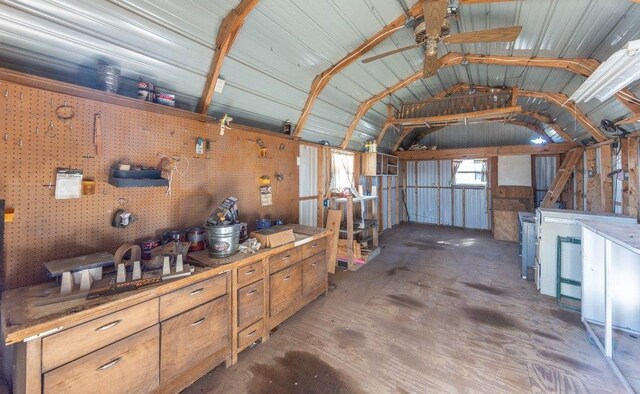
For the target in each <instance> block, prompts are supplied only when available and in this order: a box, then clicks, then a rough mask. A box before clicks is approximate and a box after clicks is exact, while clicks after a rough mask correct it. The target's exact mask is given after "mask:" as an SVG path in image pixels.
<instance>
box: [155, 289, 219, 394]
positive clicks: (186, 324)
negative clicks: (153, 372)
mask: <svg viewBox="0 0 640 394" xmlns="http://www.w3.org/2000/svg"><path fill="white" fill-rule="evenodd" d="M229 311H230V307H229V296H228V295H225V296H223V297H220V298H217V299H215V300H213V301H211V302H208V303H206V304H204V305H201V306H199V307H196V308H193V309H191V310H189V311H187V312H184V313H181V314H179V315H178V316H176V317H173V318H171V319H169V320H166V321H164V322H162V323H161V328H162V337H161V340H160V352H161V353H160V354H161V356H160V384H161V385H162V386H164V385H167V384H169V383H171V382H172V381H173V380H174V379H175V378H176V377H178V376H180V375H181V374H182V373H183V372H184V371H185V370H188V369H189V368H191V367H193V366H194V365H196V364H199V363H202V362H211V363H212V365H211V368H213V367H214V366H215V365H217V363H219V362H220V361H223V360H224V358H226V357H223V358H222V359H221V360H211V359H210V358H211V357H212V356H213V355H214V354H215V353H217V352H219V351H220V350H222V349H224V348H230V344H231V341H230V335H229V315H230V313H229Z"/></svg>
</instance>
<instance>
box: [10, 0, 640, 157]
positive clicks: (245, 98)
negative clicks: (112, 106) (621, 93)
mask: <svg viewBox="0 0 640 394" xmlns="http://www.w3.org/2000/svg"><path fill="white" fill-rule="evenodd" d="M412 1H413V0H407V1H406V3H407V4H408V5H409V6H412V5H413V3H412ZM401 3H402V2H401V1H399V0H348V1H347V0H261V1H259V2H258V3H257V5H256V6H255V8H254V9H253V10H251V12H249V13H248V16H247V17H246V19H245V20H244V24H243V25H242V28H241V29H240V30H239V32H238V34H237V36H236V38H235V41H234V42H233V45H232V46H231V49H230V51H229V53H228V55H227V56H226V57H225V58H224V62H223V64H222V68H221V70H220V77H221V78H222V79H224V80H225V81H226V86H225V88H224V91H223V92H222V93H215V95H214V96H213V99H212V101H211V103H210V104H211V105H210V106H209V113H210V114H211V115H213V116H220V115H221V114H223V113H225V112H228V113H230V114H231V115H232V116H233V117H234V118H235V119H236V121H239V122H241V123H245V124H249V125H253V126H259V127H265V128H269V129H279V128H280V127H281V124H282V122H283V121H285V120H287V119H288V120H291V121H292V122H293V123H294V124H295V123H296V122H297V121H298V119H300V116H301V113H302V109H303V107H304V105H305V102H306V101H307V98H308V96H309V90H310V87H311V85H312V82H313V80H314V78H316V76H317V75H318V74H321V73H322V72H324V71H325V70H327V69H329V68H330V67H331V66H332V65H333V64H335V63H336V62H338V61H339V60H340V59H342V58H343V57H344V56H345V55H347V54H349V53H350V52H351V51H353V50H354V49H355V48H357V47H358V46H359V45H361V44H362V43H363V42H365V41H366V40H367V39H368V38H369V37H371V36H373V35H374V34H376V32H378V31H380V30H381V29H382V28H384V27H385V26H386V25H388V24H389V23H391V22H393V21H394V20H395V19H396V18H398V17H399V16H402V15H403V14H404V11H403V8H402V6H401ZM238 4H239V0H215V1H213V0H183V1H180V2H168V1H162V2H160V1H152V0H105V1H95V0H7V1H3V2H1V3H0V21H2V23H0V37H1V39H0V66H2V67H7V68H12V69H17V70H23V71H27V72H31V73H34V74H38V75H44V76H47V77H51V78H54V79H59V80H64V81H69V82H73V83H77V84H81V85H85V86H90V87H93V86H95V66H96V63H97V61H98V60H104V61H106V62H108V63H111V64H115V65H117V66H119V67H120V68H121V70H122V74H123V76H124V77H126V80H125V81H124V86H123V88H122V90H121V94H127V95H131V96H134V95H135V87H134V85H135V82H136V81H137V80H138V79H140V78H143V79H145V80H149V81H151V82H155V83H156V84H157V85H158V86H160V87H164V88H166V89H169V90H172V91H174V92H175V93H176V95H177V99H176V101H177V103H178V105H179V106H180V107H182V108H186V109H190V110H195V109H196V107H197V105H198V100H199V98H200V96H201V94H202V91H203V87H204V86H205V85H206V80H207V74H208V72H209V68H210V65H211V61H212V59H213V58H214V53H215V48H216V36H217V34H218V31H219V28H220V25H221V23H222V20H223V19H224V18H225V17H226V16H227V15H228V14H229V12H230V11H231V10H232V9H234V7H237V6H238ZM460 11H461V12H460V18H459V20H458V21H457V22H455V23H453V25H452V31H453V32H458V31H460V32H467V31H473V30H481V29H488V28H495V27H503V26H512V25H521V26H523V30H522V33H521V34H520V36H519V38H518V39H517V40H516V41H515V42H513V43H497V44H474V45H469V44H466V45H448V46H445V45H440V53H439V55H440V56H443V55H445V54H446V53H447V52H461V53H465V54H482V55H503V56H526V57H535V56H543V57H553V58H556V57H559V58H594V59H597V60H599V61H604V60H606V59H607V58H608V57H609V55H611V54H612V53H613V52H614V51H616V50H618V49H620V48H621V47H622V45H624V44H625V43H626V42H628V41H630V40H634V39H639V38H640V24H638V23H637V21H638V20H640V4H637V3H632V2H630V1H629V0H518V1H510V2H497V3H491V4H462V5H461V7H460ZM413 39H414V38H413V34H412V31H411V30H410V29H408V28H399V29H398V30H397V31H396V32H395V33H393V34H392V35H391V36H390V37H389V38H387V39H386V40H384V41H382V42H381V43H380V44H379V45H377V46H376V47H375V48H374V49H373V50H371V51H370V52H369V53H368V54H367V55H372V54H379V53H382V52H384V51H387V50H391V49H395V48H397V47H401V46H405V45H410V44H411V43H413V42H414V41H413ZM422 60H423V52H422V49H414V50H411V51H407V52H404V53H402V54H398V55H394V56H391V57H387V58H385V59H383V60H379V61H375V62H371V63H368V64H362V63H361V62H360V61H355V62H353V63H352V64H350V65H348V66H347V67H345V68H344V69H342V70H341V71H340V72H338V73H337V74H336V75H335V76H333V77H332V78H331V79H330V80H329V83H328V85H327V86H326V87H325V88H324V89H323V90H322V91H321V92H320V94H319V95H318V99H317V100H316V101H315V103H314V104H313V106H311V107H310V112H309V117H308V120H307V122H306V123H305V125H304V127H303V129H302V130H301V138H302V139H305V140H309V141H320V140H327V141H329V142H330V143H331V144H332V145H339V144H340V143H341V141H342V139H343V137H344V135H345V132H346V130H347V128H348V126H349V124H350V123H351V122H352V121H353V119H354V115H355V114H356V111H357V109H358V106H359V105H360V103H361V102H363V101H365V100H367V99H369V98H370V97H372V96H374V95H376V94H378V93H380V92H383V91H385V89H387V88H388V87H390V86H393V85H394V84H396V83H398V82H399V81H401V80H403V79H406V78H407V77H409V76H411V75H413V74H415V73H416V72H418V71H419V70H421V69H422ZM584 79H585V77H583V76H580V75H576V74H574V73H571V72H568V71H565V70H557V69H556V70H554V69H549V68H540V67H522V66H499V65H482V64H468V65H456V66H452V67H448V68H444V69H441V70H440V71H439V72H438V74H437V75H436V76H434V77H431V78H428V79H419V80H417V81H416V82H414V83H411V84H409V85H408V86H407V87H405V88H403V89H400V90H398V91H396V92H395V93H394V94H393V95H391V96H387V97H385V98H383V100H381V101H380V102H378V103H377V104H375V105H374V106H373V107H372V108H371V109H370V110H369V111H367V112H366V113H365V114H364V116H363V117H362V120H361V121H360V122H359V123H358V124H357V127H356V129H355V133H354V135H353V138H352V139H351V141H350V144H349V147H350V148H352V149H358V150H360V149H362V147H363V143H364V141H366V140H368V139H372V138H375V137H376V135H377V134H378V133H379V132H380V130H381V129H382V127H383V125H384V123H385V119H386V103H388V102H393V103H396V104H397V103H399V102H406V101H416V100H422V99H426V98H429V97H431V96H432V95H434V94H437V93H438V92H441V91H443V90H445V89H447V88H450V87H452V86H454V85H457V84H460V83H465V84H471V85H481V86H503V85H504V86H512V87H519V88H522V89H526V90H531V91H549V92H562V93H565V94H567V95H571V93H573V91H574V90H575V89H576V88H577V87H578V86H579V85H580V84H581V83H582V82H583V81H584ZM632 91H634V92H635V93H636V95H640V89H639V88H638V86H635V87H633V88H632ZM518 104H519V105H521V106H522V107H523V108H525V109H526V110H527V111H533V112H538V113H542V114H548V115H550V116H551V117H552V118H553V119H555V120H556V122H557V123H558V124H559V125H560V126H561V127H562V128H563V129H565V131H566V132H567V133H568V134H569V135H570V136H571V137H572V138H574V139H577V140H580V139H582V138H586V137H587V136H588V134H587V132H586V131H585V130H584V129H583V127H582V126H581V125H580V124H579V123H578V122H576V121H575V117H574V116H573V114H572V113H570V112H569V111H567V110H566V109H562V108H560V107H558V106H554V105H552V104H551V103H549V102H546V101H544V100H541V99H538V98H521V99H520V100H519V101H518ZM580 108H581V109H582V110H583V111H584V112H585V113H586V114H587V115H588V116H589V117H590V118H591V120H592V121H593V122H596V123H599V121H600V120H601V119H603V118H608V119H616V118H621V117H624V116H626V115H628V114H629V112H628V110H627V108H626V107H625V106H623V105H622V104H621V103H620V102H619V101H618V100H615V99H611V100H608V101H607V102H605V103H599V102H597V101H592V102H589V103H586V104H581V105H580ZM471 133H473V141H476V140H477V141H489V140H490V141H491V142H492V144H493V143H500V144H510V143H515V142H517V143H520V141H521V140H522V139H524V138H528V137H526V136H528V135H531V133H534V132H533V131H532V130H530V129H526V128H524V127H523V126H518V125H513V124H507V125H505V124H500V123H497V124H489V125H485V126H482V127H479V126H475V125H471V126H455V127H449V128H445V129H442V130H440V131H438V132H436V133H434V134H433V135H432V136H430V137H429V138H432V139H434V140H436V139H437V141H439V142H441V143H440V144H439V145H440V146H443V147H444V146H447V145H451V146H459V144H460V143H461V142H459V141H458V140H459V138H462V136H464V135H467V134H469V135H470V134H471ZM394 137H395V138H397V133H394V132H390V133H388V135H387V136H386V137H385V139H384V140H383V146H385V147H388V148H390V147H391V146H393V145H394V144H395V142H396V141H395V139H394ZM466 139H467V140H468V141H471V140H470V139H469V138H466ZM479 143H480V142H474V144H479Z"/></svg>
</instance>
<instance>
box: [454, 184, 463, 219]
mask: <svg viewBox="0 0 640 394" xmlns="http://www.w3.org/2000/svg"><path fill="white" fill-rule="evenodd" d="M462 194H463V192H462V189H459V188H455V189H453V225H454V226H456V227H463V226H464V222H463V220H462V210H463V209H462V203H463V201H462Z"/></svg>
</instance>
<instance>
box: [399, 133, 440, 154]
mask: <svg viewBox="0 0 640 394" xmlns="http://www.w3.org/2000/svg"><path fill="white" fill-rule="evenodd" d="M415 129H416V127H405V128H404V129H403V130H402V133H400V136H399V137H398V140H397V141H396V143H395V144H394V145H393V148H392V149H391V151H392V152H395V151H397V150H398V148H399V147H400V144H401V143H402V141H403V140H404V139H405V138H407V136H408V135H409V134H410V133H411V132H412V131H413V130H415ZM440 129H442V127H432V128H430V129H429V131H430V132H431V133H435V132H436V131H438V130H440Z"/></svg>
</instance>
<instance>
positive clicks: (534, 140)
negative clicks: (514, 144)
mask: <svg viewBox="0 0 640 394" xmlns="http://www.w3.org/2000/svg"><path fill="white" fill-rule="evenodd" d="M531 142H533V143H534V144H536V145H542V144H546V143H547V140H545V139H544V138H542V137H538V138H534V139H532V140H531Z"/></svg>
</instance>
